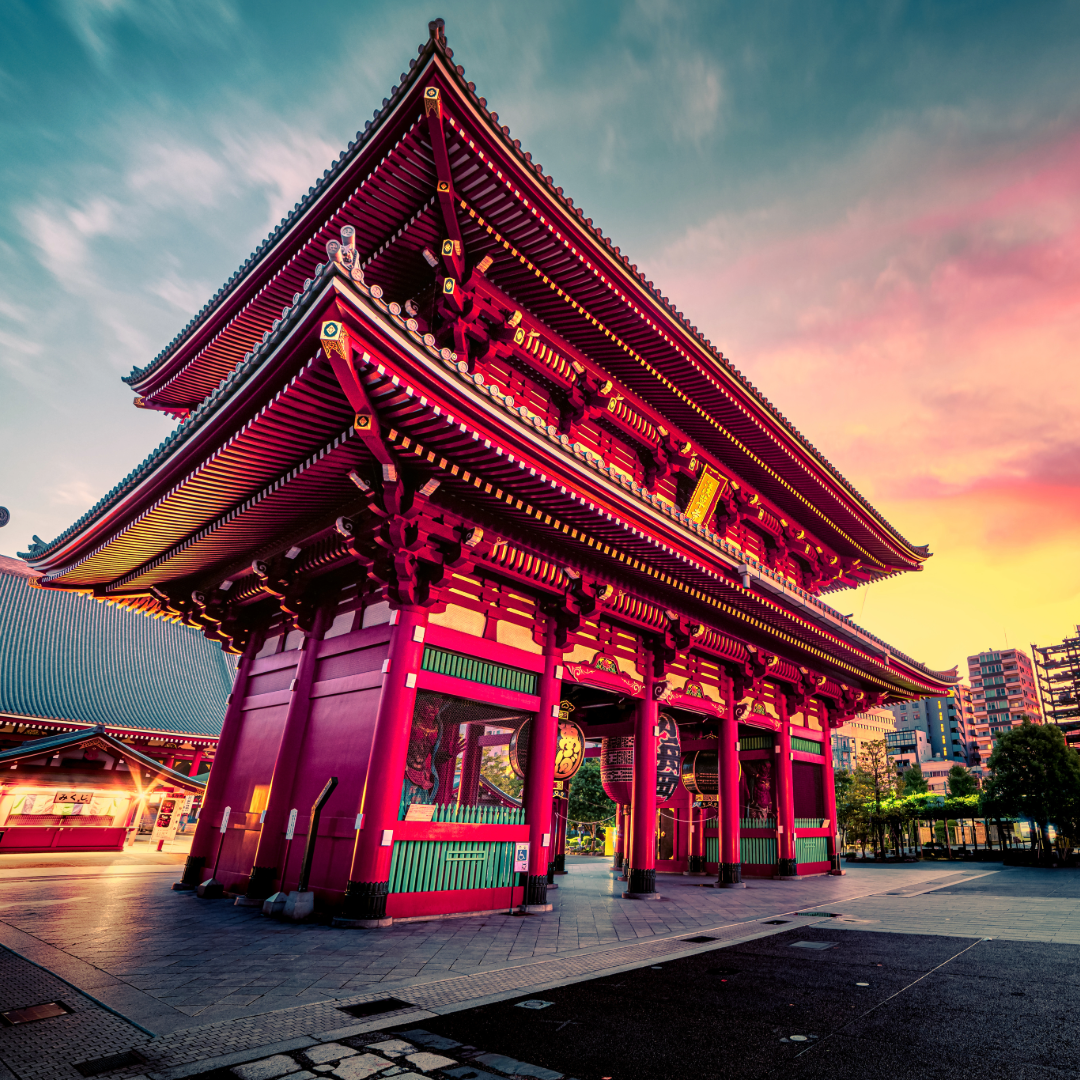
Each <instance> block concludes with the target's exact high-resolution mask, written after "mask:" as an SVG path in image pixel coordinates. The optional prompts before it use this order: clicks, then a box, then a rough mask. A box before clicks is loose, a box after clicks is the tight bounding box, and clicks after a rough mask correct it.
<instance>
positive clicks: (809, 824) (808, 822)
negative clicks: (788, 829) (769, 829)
mask: <svg viewBox="0 0 1080 1080" xmlns="http://www.w3.org/2000/svg"><path fill="white" fill-rule="evenodd" d="M824 827H825V819H824V818H819V817H797V818H796V819H795V828H796V829H823V828H824Z"/></svg>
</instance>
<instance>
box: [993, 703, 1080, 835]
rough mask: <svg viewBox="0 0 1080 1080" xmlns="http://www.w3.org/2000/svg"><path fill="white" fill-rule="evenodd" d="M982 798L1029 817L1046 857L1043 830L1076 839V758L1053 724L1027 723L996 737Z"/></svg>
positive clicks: (1079, 792)
mask: <svg viewBox="0 0 1080 1080" xmlns="http://www.w3.org/2000/svg"><path fill="white" fill-rule="evenodd" d="M989 764H990V773H991V775H990V781H989V784H988V792H987V794H988V795H989V797H990V798H991V799H992V800H993V802H994V804H995V806H998V807H1000V808H1001V810H1003V811H1004V812H1005V813H1007V814H1011V815H1014V816H1017V817H1026V818H1029V819H1030V820H1031V821H1032V822H1033V823H1034V824H1035V826H1036V830H1037V832H1038V840H1039V842H1040V844H1041V846H1042V848H1043V850H1044V851H1045V852H1047V853H1049V838H1048V833H1047V826H1048V825H1049V823H1050V822H1054V824H1055V825H1057V827H1058V831H1059V833H1064V834H1065V835H1066V836H1071V837H1072V838H1073V839H1076V837H1077V818H1078V817H1080V754H1077V753H1076V752H1075V751H1074V750H1072V749H1071V748H1070V747H1069V746H1068V745H1067V744H1066V742H1065V736H1064V735H1063V734H1062V733H1061V729H1060V728H1058V727H1057V726H1055V725H1054V724H1032V723H1031V722H1030V721H1028V720H1026V719H1025V720H1024V722H1023V723H1022V724H1021V725H1020V726H1019V727H1014V728H1013V729H1012V731H1009V732H1007V733H1006V734H1004V735H1002V736H1001V738H1000V739H998V741H997V744H996V745H995V746H994V752H993V753H992V754H991V755H990V763H989Z"/></svg>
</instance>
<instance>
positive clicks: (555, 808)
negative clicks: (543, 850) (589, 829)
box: [551, 780, 570, 874]
mask: <svg viewBox="0 0 1080 1080" xmlns="http://www.w3.org/2000/svg"><path fill="white" fill-rule="evenodd" d="M569 786H570V781H569V780H567V781H566V787H567V789H569ZM551 809H552V813H553V814H554V815H555V823H554V827H555V858H554V859H553V860H552V865H553V866H554V871H555V873H556V874H565V873H566V820H567V817H568V815H569V813H570V799H569V791H568V790H564V791H562V792H560V793H558V794H557V795H556V796H555V800H554V802H553V803H552V806H551Z"/></svg>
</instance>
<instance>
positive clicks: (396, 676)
mask: <svg viewBox="0 0 1080 1080" xmlns="http://www.w3.org/2000/svg"><path fill="white" fill-rule="evenodd" d="M391 622H392V624H393V629H392V630H391V631H390V650H389V653H388V656H387V660H386V674H385V675H384V676H383V685H382V695H381V696H380V698H379V711H378V713H377V714H376V717H375V732H374V734H373V736H372V739H371V752H370V755H369V757H368V767H367V777H366V779H365V780H364V791H363V794H362V795H361V799H360V812H361V814H363V821H362V823H361V828H360V830H359V831H358V832H357V834H356V846H355V848H354V849H353V859H352V868H351V869H350V871H349V881H348V884H347V885H346V886H345V902H344V904H343V905H342V909H341V915H340V917H339V918H337V919H335V920H334V924H335V925H336V926H380V925H382V926H386V925H389V922H390V920H389V919H387V917H386V897H387V895H388V894H389V891H390V889H389V886H390V857H391V855H392V854H393V850H394V829H395V828H396V826H397V820H398V812H399V810H400V807H401V785H402V783H403V780H404V776H405V760H406V757H407V754H408V749H409V737H410V735H411V733H412V721H413V710H414V708H415V705H416V679H417V675H418V673H419V671H420V664H421V661H422V660H423V657H424V633H425V631H426V630H427V622H428V612H427V608H424V607H401V608H398V609H397V610H396V611H394V612H393V613H392V615H391Z"/></svg>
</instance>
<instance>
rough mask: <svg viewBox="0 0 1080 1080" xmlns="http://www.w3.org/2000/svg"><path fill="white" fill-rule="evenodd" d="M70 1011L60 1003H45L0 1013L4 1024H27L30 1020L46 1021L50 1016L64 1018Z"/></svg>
mask: <svg viewBox="0 0 1080 1080" xmlns="http://www.w3.org/2000/svg"><path fill="white" fill-rule="evenodd" d="M69 1012H71V1010H70V1009H69V1008H68V1007H67V1006H66V1005H65V1004H64V1003H63V1002H62V1001H46V1002H45V1003H44V1004H43V1005H27V1006H26V1007H25V1008H23V1009H8V1011H7V1012H2V1013H0V1019H3V1021H4V1023H5V1024H8V1025H9V1026H10V1027H14V1026H15V1025H16V1024H29V1023H30V1022H31V1021H32V1020H48V1019H49V1017H51V1016H64V1015H65V1014H66V1013H69Z"/></svg>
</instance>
